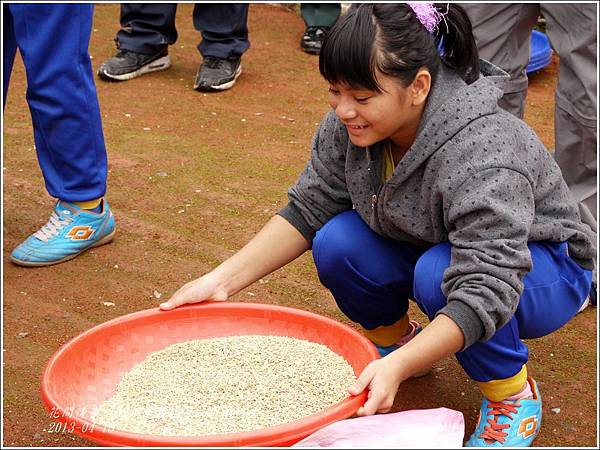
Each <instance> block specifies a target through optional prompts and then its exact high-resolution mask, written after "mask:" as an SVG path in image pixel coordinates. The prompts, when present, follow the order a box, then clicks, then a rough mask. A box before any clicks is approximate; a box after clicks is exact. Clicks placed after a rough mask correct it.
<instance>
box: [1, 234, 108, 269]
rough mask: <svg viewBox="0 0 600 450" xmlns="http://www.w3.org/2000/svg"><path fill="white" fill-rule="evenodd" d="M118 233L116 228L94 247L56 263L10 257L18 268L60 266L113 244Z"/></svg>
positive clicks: (91, 246)
mask: <svg viewBox="0 0 600 450" xmlns="http://www.w3.org/2000/svg"><path fill="white" fill-rule="evenodd" d="M116 231H117V229H116V228H115V229H114V230H113V231H112V233H110V234H107V235H106V236H104V237H103V238H102V239H100V240H99V241H98V242H96V243H95V244H94V245H90V246H89V247H88V248H86V249H83V250H82V251H80V252H79V253H74V254H73V255H69V256H66V257H64V258H62V259H59V260H56V261H49V262H31V261H22V260H20V259H17V258H15V257H13V256H12V255H10V260H11V261H12V262H13V263H15V264H16V265H18V266H23V267H44V266H52V265H54V264H59V263H62V262H65V261H69V260H70V259H73V258H75V257H77V256H79V255H81V254H82V253H84V252H85V251H87V250H89V249H91V248H94V247H99V246H101V245H104V244H108V243H109V242H111V241H112V240H113V239H114V238H115V232H116Z"/></svg>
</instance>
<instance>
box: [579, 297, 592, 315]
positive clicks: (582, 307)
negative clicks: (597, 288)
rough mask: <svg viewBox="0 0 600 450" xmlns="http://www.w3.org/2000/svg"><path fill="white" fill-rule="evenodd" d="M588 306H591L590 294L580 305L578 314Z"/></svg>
mask: <svg viewBox="0 0 600 450" xmlns="http://www.w3.org/2000/svg"><path fill="white" fill-rule="evenodd" d="M588 306H590V297H589V296H588V297H587V298H586V299H585V301H584V302H583V304H582V305H581V306H580V307H579V310H578V311H577V314H579V313H580V312H583V311H584V310H585V309H586V308H587V307H588Z"/></svg>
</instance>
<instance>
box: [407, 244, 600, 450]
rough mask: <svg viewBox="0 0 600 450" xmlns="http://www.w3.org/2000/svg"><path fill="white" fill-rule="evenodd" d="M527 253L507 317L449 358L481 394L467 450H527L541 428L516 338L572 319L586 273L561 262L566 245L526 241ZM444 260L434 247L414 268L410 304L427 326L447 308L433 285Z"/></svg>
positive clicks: (444, 248)
mask: <svg viewBox="0 0 600 450" xmlns="http://www.w3.org/2000/svg"><path fill="white" fill-rule="evenodd" d="M529 250H530V252H531V258H532V262H533V265H532V267H533V268H532V270H531V271H530V272H529V273H528V274H527V275H526V276H525V278H524V280H523V284H524V290H523V293H522V295H521V299H520V301H519V306H518V308H517V311H516V312H515V315H514V317H513V318H512V319H511V320H510V321H509V322H508V323H507V324H506V325H504V326H503V327H502V328H500V329H499V330H498V331H497V332H496V334H495V335H494V336H493V337H492V338H491V339H489V340H488V341H485V342H477V343H475V344H473V345H471V346H470V347H469V348H467V349H466V350H463V351H462V352H459V353H457V354H456V358H457V359H458V362H459V363H460V365H461V366H462V367H463V369H464V370H465V372H466V373H467V375H468V376H469V377H470V378H471V379H473V380H475V381H476V382H477V383H478V385H479V388H480V390H481V392H482V393H483V395H484V400H483V403H482V407H481V411H480V419H479V423H478V424H477V427H476V430H475V432H474V433H473V435H472V436H471V439H470V440H469V441H468V442H467V446H478V447H486V446H488V445H490V446H493V445H498V444H502V445H505V446H516V447H520V446H524V445H531V441H533V439H534V438H535V436H536V435H537V434H538V432H539V425H540V424H541V397H540V395H539V391H538V390H537V384H536V383H535V381H534V380H533V379H532V378H531V377H528V375H527V367H526V363H527V361H528V358H529V352H528V349H527V346H526V345H525V344H524V343H523V341H522V340H521V339H532V338H539V337H542V336H545V335H547V334H550V333H552V332H553V331H555V330H557V329H559V328H561V327H562V326H563V325H564V324H566V323H567V322H568V321H569V320H570V319H571V318H572V317H573V316H574V315H575V314H577V312H578V310H579V308H580V307H581V305H582V304H583V302H584V301H585V299H586V296H587V295H588V292H589V289H590V284H591V275H592V274H591V272H590V271H589V270H585V269H583V268H582V267H580V266H579V265H577V263H575V262H574V261H573V260H572V259H571V258H570V257H569V256H568V252H567V245H566V244H555V243H544V242H534V243H530V244H529ZM450 258H451V246H450V244H448V243H444V244H439V245H436V246H434V247H432V248H431V249H429V250H428V251H427V252H425V253H424V254H423V255H422V256H421V257H420V258H419V260H418V262H417V264H416V267H415V271H414V283H415V284H414V295H415V300H416V301H417V304H418V305H419V307H420V308H421V310H422V311H423V312H424V313H425V314H427V316H428V317H429V318H430V319H433V318H434V317H435V315H436V313H437V312H438V311H439V310H440V309H441V308H443V307H444V306H445V305H446V304H447V300H446V297H445V296H444V294H443V292H442V288H441V286H442V281H443V277H444V272H445V271H446V269H447V268H448V266H449V265H450Z"/></svg>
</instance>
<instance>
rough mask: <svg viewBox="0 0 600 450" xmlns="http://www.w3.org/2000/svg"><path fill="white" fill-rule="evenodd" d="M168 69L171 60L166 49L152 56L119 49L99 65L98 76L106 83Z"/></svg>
mask: <svg viewBox="0 0 600 450" xmlns="http://www.w3.org/2000/svg"><path fill="white" fill-rule="evenodd" d="M169 67H171V58H169V53H168V50H167V47H165V48H164V49H162V50H161V51H160V52H158V53H155V54H153V55H145V54H143V53H137V52H132V51H129V50H124V49H121V50H119V51H118V52H117V53H116V54H115V56H113V57H112V58H110V59H108V60H106V61H104V62H103V63H102V64H101V65H100V68H99V69H98V76H99V77H100V78H102V79H103V80H106V81H125V80H131V79H132V78H136V77H139V76H141V75H144V74H146V73H150V72H156V71H157V70H165V69H168V68H169Z"/></svg>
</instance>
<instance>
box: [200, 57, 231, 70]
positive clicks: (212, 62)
mask: <svg viewBox="0 0 600 450" xmlns="http://www.w3.org/2000/svg"><path fill="white" fill-rule="evenodd" d="M225 63H226V61H225V60H224V59H222V58H215V57H214V56H207V57H206V58H204V65H205V66H206V67H208V68H209V69H218V68H220V67H221V66H224V65H225Z"/></svg>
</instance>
